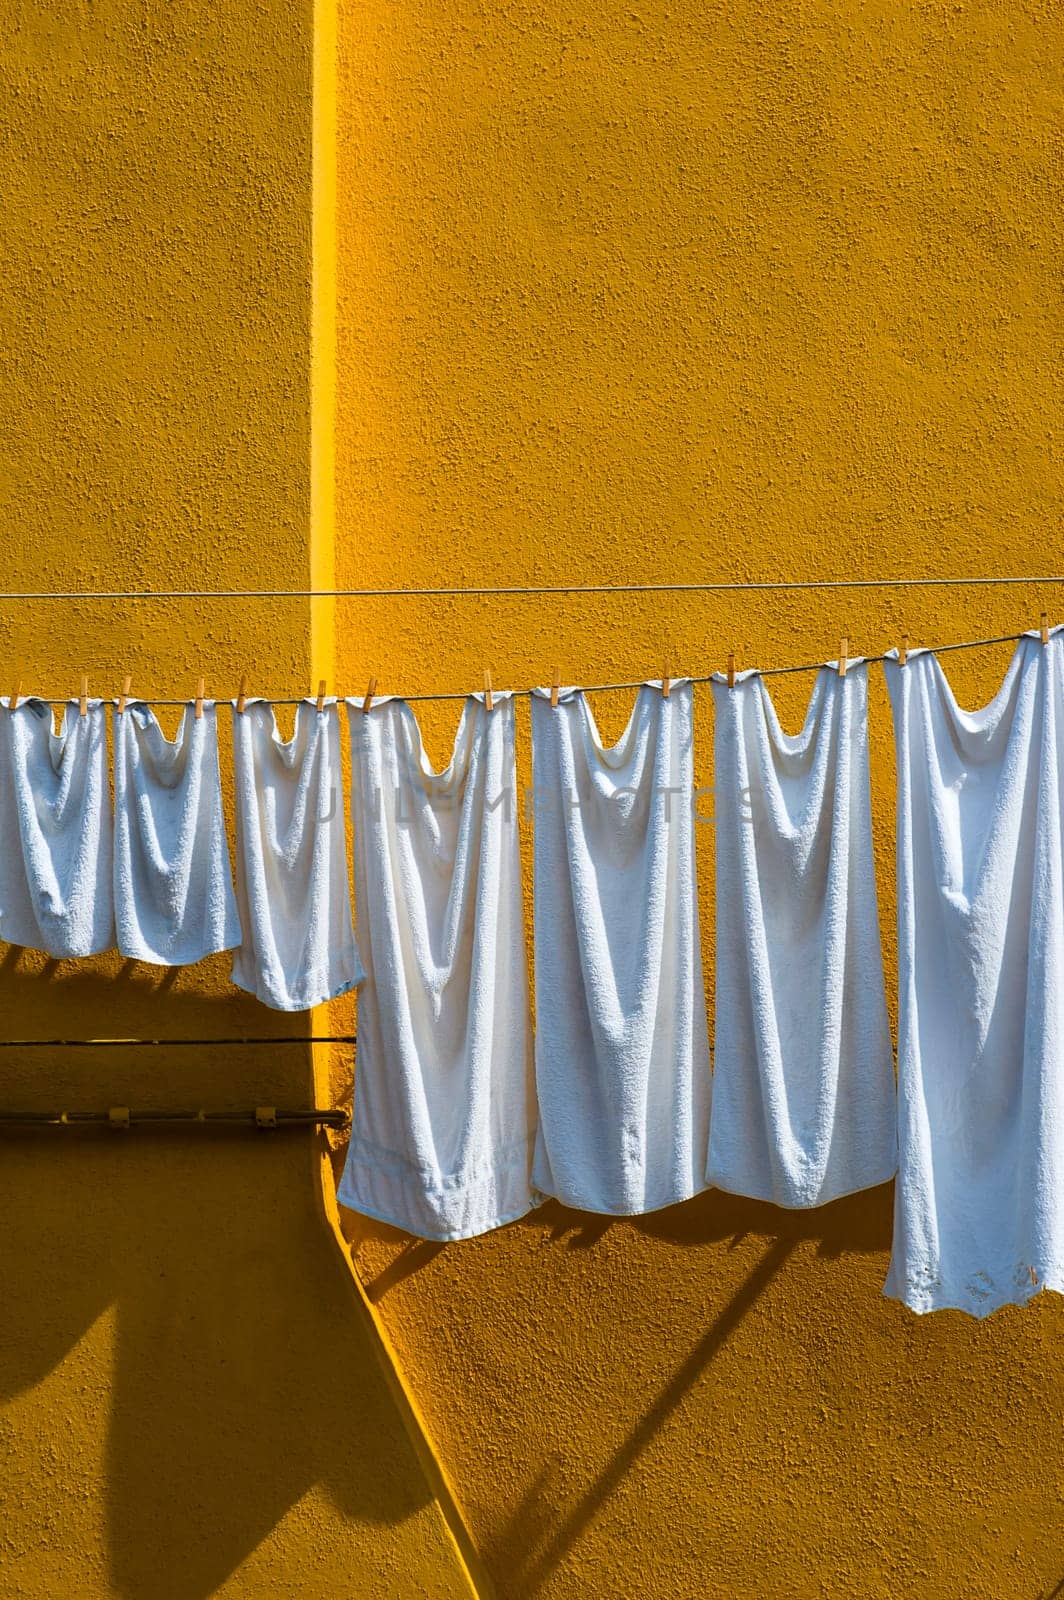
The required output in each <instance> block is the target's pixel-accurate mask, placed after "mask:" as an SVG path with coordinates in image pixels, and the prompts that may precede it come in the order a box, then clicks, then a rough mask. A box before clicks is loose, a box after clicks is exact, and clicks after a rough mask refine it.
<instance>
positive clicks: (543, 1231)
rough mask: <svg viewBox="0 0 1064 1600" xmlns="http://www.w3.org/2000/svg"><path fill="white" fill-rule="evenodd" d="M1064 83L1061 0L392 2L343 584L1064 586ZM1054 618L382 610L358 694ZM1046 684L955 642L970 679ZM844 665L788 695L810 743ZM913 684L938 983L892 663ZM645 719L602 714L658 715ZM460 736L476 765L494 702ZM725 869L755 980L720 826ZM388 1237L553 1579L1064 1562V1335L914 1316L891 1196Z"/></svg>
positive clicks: (509, 1518) (723, 1583)
mask: <svg viewBox="0 0 1064 1600" xmlns="http://www.w3.org/2000/svg"><path fill="white" fill-rule="evenodd" d="M1062 62H1064V14H1062V13H1061V11H1060V8H1059V7H1056V6H1051V5H1046V4H1023V5H1004V4H991V5H983V6H961V5H953V4H928V5H921V6H865V5H857V4H853V3H849V0H847V3H843V4H841V5H836V6H827V5H821V4H811V5H803V6H790V7H782V8H781V7H776V8H772V7H764V6H753V5H749V4H742V3H740V4H735V3H729V4H727V5H704V4H699V5H693V4H686V5H684V4H681V5H676V4H672V3H670V4H666V3H649V4H631V3H627V0H626V3H624V4H620V3H614V0H605V3H604V4H601V5H596V6H587V5H578V4H574V3H572V0H566V3H563V4H561V5H555V6H541V5H538V4H533V3H527V0H518V3H513V4H506V5H503V6H499V7H483V6H480V5H476V4H473V3H470V0H438V3H436V4H433V5H431V6H430V5H422V4H416V3H413V0H410V3H406V0H404V3H398V4H387V3H384V0H380V3H371V4H369V5H355V4H349V3H346V0H344V3H343V4H342V5H341V83H340V96H339V114H340V214H339V243H340V302H339V392H338V398H339V433H338V462H339V500H338V527H339V540H338V551H337V576H338V580H339V582H341V583H350V584H366V585H381V586H389V585H392V586H396V587H402V586H404V585H409V586H415V585H431V584H441V583H445V584H452V583H455V584H475V583H487V584H508V583H522V582H539V583H558V584H561V583H566V582H573V583H586V582H623V581H626V580H632V581H658V582H660V581H668V580H677V581H684V580H694V579H698V578H703V579H707V580H708V579H713V578H720V579H742V578H749V579H756V578H794V579H800V578H813V577H820V578H848V577H854V576H876V575H909V576H918V575H933V574H939V575H946V574H958V573H968V574H978V575H986V576H993V575H1000V574H1003V573H1037V572H1052V571H1054V570H1056V571H1060V570H1061V566H1062V551H1061V541H1060V534H1059V529H1060V526H1061V486H1062V485H1061V473H1060V468H1059V453H1060V443H1061V432H1062V427H1064V417H1062V413H1061V404H1060V392H1059V368H1060V358H1061V348H1060V299H1059V296H1060V278H1059V271H1060V261H1061V258H1062V242H1064V241H1062V238H1061V231H1062V230H1061V221H1060V219H1061V216H1062V214H1064V213H1062V204H1061V202H1062V195H1061V173H1062V172H1064V161H1062V155H1064V151H1062V148H1061V146H1062V140H1061V126H1062V122H1061V117H1062V110H1064V105H1062V100H1064V92H1062V91H1064V84H1062V69H1061V63H1062ZM1043 608H1047V609H1048V610H1049V611H1050V613H1051V616H1052V617H1053V620H1060V618H1061V616H1062V615H1064V597H1062V596H1061V594H1060V592H1059V590H1050V589H1048V588H1047V589H1039V588H1038V587H1032V588H1031V589H1029V590H1023V589H1011V590H1000V589H999V590H995V589H986V588H981V589H971V590H963V589H958V590H948V589H928V590H922V591H916V590H910V591H893V592H892V591H878V592H877V591H849V592H835V593H827V594H823V593H821V594H791V595H763V594H762V595H747V596H744V597H742V598H739V597H735V596H721V595H717V596H713V595H697V596H686V597H685V596H650V597H639V596H618V597H616V598H611V597H591V598H582V599H579V600H570V601H565V600H559V599H551V600H543V599H539V600H534V599H527V600H517V599H498V600H485V599H469V600H461V599H448V600H417V601H410V600H407V601H400V600H395V601H387V600H374V601H372V602H342V603H341V605H340V608H339V626H338V672H339V674H340V676H341V678H342V680H343V682H344V686H345V688H346V689H347V691H348V692H356V693H358V692H361V690H362V689H363V687H364V685H365V683H366V681H368V679H369V677H370V675H371V674H372V675H375V676H377V677H378V678H379V681H380V688H381V690H382V692H383V691H385V690H387V691H403V690H407V691H415V690H420V691H430V690H440V689H444V690H455V689H462V688H467V687H468V688H474V687H478V686H479V684H480V682H481V674H482V671H483V668H484V667H485V666H490V668H491V670H492V673H493V678H494V682H495V683H496V685H498V686H500V687H509V686H515V687H520V686H524V685H527V684H528V683H530V682H540V683H542V682H549V681H550V676H551V672H552V669H553V668H554V666H555V665H556V664H557V665H558V666H560V669H561V673H562V677H563V681H566V682H581V681H583V682H602V681H609V680H611V679H629V678H633V677H635V678H638V677H641V676H657V675H658V674H659V673H660V670H661V665H662V662H663V659H664V657H665V656H666V654H667V655H668V658H669V660H670V662H671V664H672V670H673V672H674V673H677V672H681V671H684V670H687V671H694V672H705V671H707V670H709V669H711V668H713V667H718V666H723V664H724V661H725V658H726V655H727V653H728V651H730V650H733V651H734V652H735V653H736V655H737V658H738V660H739V663H740V664H742V665H748V664H754V663H756V664H762V665H774V664H782V663H785V662H794V661H803V660H804V661H816V660H823V659H825V658H828V657H832V656H834V655H835V654H836V652H837V649H838V641H839V638H840V636H841V635H843V634H846V635H848V636H849V639H850V650H851V654H854V655H855V654H859V653H861V652H869V653H872V652H876V653H878V652H879V651H881V650H882V649H884V648H886V647H887V646H889V645H890V644H892V643H896V642H897V641H898V639H899V637H900V635H901V634H902V633H907V634H908V635H909V636H910V639H911V641H912V643H913V644H914V645H915V644H917V643H931V644H933V643H937V642H940V641H946V640H953V639H963V638H979V637H984V636H987V635H995V634H1000V633H1014V632H1016V631H1018V630H1020V629H1022V628H1024V627H1028V626H1032V625H1036V624H1037V618H1038V613H1039V611H1040V610H1041V609H1043ZM1007 657H1008V647H1001V646H999V647H996V648H992V649H987V650H984V651H982V652H976V653H973V654H970V655H954V656H950V657H948V658H946V660H947V663H948V670H949V672H950V675H951V678H952V679H953V681H954V683H955V684H956V686H957V688H958V692H959V694H960V696H961V698H962V700H963V701H965V702H967V703H971V704H975V703H977V702H979V701H981V700H984V699H986V698H988V697H989V695H990V694H991V693H992V691H993V689H994V688H995V686H996V685H997V683H998V682H999V681H1000V675H1001V672H1002V670H1003V668H1004V665H1005V662H1006V660H1007ZM809 688H810V680H808V679H807V678H787V679H782V680H775V682H774V685H773V692H774V693H775V694H776V695H777V702H778V704H779V706H780V709H781V714H782V715H783V718H784V721H785V724H786V725H787V726H790V727H794V726H797V725H798V724H799V723H800V720H801V717H802V712H803V707H804V703H805V697H806V696H807V695H808V692H809ZM871 698H872V704H871V715H872V719H873V737H872V744H873V764H874V770H873V779H874V786H875V796H876V830H877V841H878V857H879V869H880V897H881V912H882V918H883V925H884V932H885V942H886V946H887V951H888V962H889V971H888V984H889V986H890V987H891V988H893V986H894V983H895V968H894V958H893V950H892V946H893V934H892V923H893V884H892V873H893V864H892V855H891V848H892V829H891V809H892V804H893V793H892V785H893V772H892V757H891V753H890V723H889V713H888V710H887V705H886V697H885V694H884V692H883V687H882V681H881V677H880V675H879V672H878V669H875V670H874V671H873V674H872V697H871ZM630 703H631V697H630V696H629V695H625V694H618V695H611V696H603V697H598V698H597V699H596V702H595V708H596V712H597V713H599V714H601V717H602V721H603V726H604V729H605V731H606V733H607V734H608V735H609V736H616V734H617V733H618V732H619V731H620V728H621V727H622V725H623V720H624V718H625V716H626V715H627V711H628V708H629V706H630ZM697 705H698V717H699V724H698V725H699V730H700V731H699V734H698V752H697V761H698V766H699V771H700V775H701V779H702V781H703V782H706V783H708V782H711V780H712V773H711V766H712V762H711V722H710V710H709V699H708V692H707V691H705V690H700V691H699V694H698V701H697ZM419 712H423V722H424V726H425V729H426V734H427V739H428V744H429V749H430V753H431V754H432V756H433V758H434V759H435V760H437V761H439V760H442V759H443V758H444V756H445V752H446V750H447V748H448V747H449V743H450V740H451V739H452V737H453V732H454V728H455V725H456V721H457V711H456V708H455V707H454V705H453V703H452V704H450V705H444V706H431V707H423V708H419ZM526 714H527V713H525V712H522V713H520V715H521V718H522V723H521V726H522V751H521V762H522V781H527V774H528V749H527V724H526V722H525V721H524V718H525V716H526ZM527 842H528V841H527V831H526V840H525V843H526V851H527ZM699 852H700V853H699V869H700V873H701V881H702V901H703V903H702V917H703V929H704V936H705V945H706V953H707V982H708V984H709V987H710V989H712V951H713V942H714V941H713V907H712V897H711V893H710V885H711V881H712V829H711V828H705V829H700V830H699ZM349 1226H350V1230H351V1235H352V1239H353V1243H354V1250H355V1255H356V1257H357V1259H358V1261H359V1263H360V1264H361V1266H362V1269H363V1271H364V1272H365V1274H366V1277H367V1279H368V1280H369V1281H370V1282H371V1284H372V1285H373V1288H372V1292H373V1294H374V1296H375V1298H376V1301H377V1305H378V1309H379V1310H380V1312H381V1313H382V1315H383V1316H384V1318H385V1320H386V1323H387V1325H388V1327H389V1329H390V1332H391V1334H392V1337H393V1338H394V1340H395V1342H396V1344H397V1345H398V1348H399V1352H400V1356H401V1359H402V1361H403V1363H404V1368H405V1371H406V1373H407V1376H408V1378H409V1379H410V1381H411V1382H412V1383H413V1385H414V1387H415V1389H416V1391H417V1394H418V1396H419V1399H420V1401H421V1404H422V1406H423V1408H424V1410H425V1411H426V1413H427V1416H428V1419H429V1423H430V1427H431V1430H432V1432H433V1435H434V1438H435V1440H436V1443H437V1445H438V1446H439V1447H440V1449H441V1452H442V1454H443V1457H444V1459H445V1461H446V1463H447V1466H448V1469H449V1471H450V1474H451V1476H452V1478H453V1479H454V1481H455V1482H456V1485H457V1489H458V1493H459V1497H460V1499H461V1500H462V1502H463V1505H464V1507H465V1509H466V1511H467V1513H468V1515H469V1517H470V1519H471V1521H472V1523H473V1526H474V1531H475V1533H476V1535H477V1538H478V1541H479V1543H480V1546H481V1548H482V1549H483V1551H484V1552H485V1554H486V1556H487V1558H488V1561H489V1564H490V1565H491V1567H492V1570H493V1573H494V1576H495V1579H496V1582H497V1584H498V1587H499V1591H500V1593H501V1594H502V1595H504V1596H508V1597H511V1600H526V1597H532V1596H537V1597H543V1600H546V1597H550V1600H584V1597H585V1596H588V1595H594V1596H595V1597H596V1600H622V1597H623V1600H628V1597H630V1596H632V1595H634V1594H641V1595H642V1594H647V1595H653V1596H655V1597H658V1596H661V1597H669V1600H672V1597H674V1596H675V1597H678V1600H679V1597H687V1596H692V1597H693V1596H698V1597H702V1596H713V1597H716V1596H722V1597H723V1596H728V1597H732V1596H735V1597H740V1596H741V1597H746V1596H749V1597H751V1600H752V1597H754V1596H757V1597H758V1600H764V1597H766V1596H792V1595H801V1596H805V1595H825V1596H840V1597H842V1596H854V1597H861V1600H869V1597H877V1600H878V1597H881V1596H882V1597H884V1600H885V1597H887V1596H890V1597H893V1596H897V1595H914V1596H915V1595H919V1596H921V1597H923V1596H935V1597H938V1596H943V1597H958V1596H972V1597H983V1596H994V1597H995V1600H1034V1597H1036V1596H1039V1597H1046V1596H1049V1595H1050V1594H1053V1593H1055V1592H1057V1589H1058V1587H1059V1586H1060V1585H1061V1584H1062V1583H1064V1543H1062V1539H1061V1532H1062V1529H1061V1522H1062V1517H1061V1509H1060V1507H1061V1492H1062V1489H1064V1470H1062V1464H1061V1446H1060V1435H1061V1423H1062V1421H1064V1380H1062V1378H1061V1360H1060V1356H1061V1349H1062V1340H1064V1311H1062V1307H1061V1305H1060V1303H1059V1301H1057V1300H1055V1299H1051V1298H1048V1297H1046V1298H1042V1299H1039V1300H1038V1301H1037V1302H1036V1303H1035V1304H1034V1305H1033V1306H1032V1307H1031V1308H1030V1309H1029V1310H1028V1311H1026V1312H1019V1311H1015V1312H1014V1311H1005V1312H1002V1313H1000V1314H999V1315H997V1316H995V1317H993V1318H992V1319H990V1321H989V1322H987V1323H985V1324H982V1325H977V1324H975V1323H974V1322H970V1321H967V1320H965V1319H964V1318H963V1317H962V1316H961V1315H960V1314H954V1313H943V1314H940V1315H938V1316H935V1317H933V1318H930V1319H926V1320H918V1319H916V1318H915V1317H913V1316H911V1315H910V1314H909V1313H907V1312H905V1311H904V1310H902V1309H901V1308H900V1307H898V1306H897V1305H895V1304H893V1303H891V1302H888V1301H886V1300H884V1299H883V1298H882V1297H881V1294H880V1287H881V1284H882V1281H883V1277H884V1273H885V1270H886V1261H887V1250H888V1247H889V1239H890V1194H889V1191H886V1190H883V1191H877V1192H875V1193H872V1194H869V1195H865V1196H862V1197H859V1198H856V1199H852V1200H847V1201H842V1202H839V1203H838V1204H837V1205H835V1206H833V1207H830V1208H828V1209H827V1210H826V1211H824V1212H819V1213H814V1214H811V1215H808V1216H804V1217H801V1216H799V1217H793V1216H787V1215H784V1214H782V1213H780V1212H778V1211H775V1210H773V1209H772V1208H770V1207H766V1206H761V1205H755V1204H752V1203H748V1202H745V1201H741V1200H734V1199H729V1198H726V1197H724V1196H721V1195H718V1194H712V1195H708V1196H705V1197H703V1198H701V1199H698V1200H696V1201H693V1202H691V1203H690V1204H689V1205H687V1206H685V1207H682V1208H679V1209H677V1210H674V1211H669V1212H666V1213H663V1214H661V1215H659V1216H656V1217H650V1218H646V1219H642V1220H640V1221H636V1222H631V1223H628V1222H608V1221H605V1220H602V1219H593V1218H589V1217H586V1216H580V1215H576V1214H572V1213H567V1212H563V1211H562V1210H560V1209H559V1208H557V1207H554V1206H551V1207H548V1208H546V1209H545V1210H544V1211H543V1212H542V1213H541V1214H540V1215H539V1216H538V1217H535V1218H532V1219H530V1220H528V1221H527V1222H524V1223H521V1224H517V1225H515V1226H513V1227H510V1228H507V1229H505V1230H503V1231H502V1232H500V1233H498V1234H495V1235H492V1236H490V1237H488V1238H485V1239H483V1240H479V1241H476V1242H471V1243H464V1244H453V1245H447V1246H445V1247H443V1248H440V1247H438V1246H427V1245H419V1244H415V1243H413V1242H411V1241H409V1240H406V1239H405V1238H404V1237H403V1236H401V1235H398V1234H394V1233H391V1232H389V1231H388V1230H386V1229H383V1228H379V1227H376V1226H374V1225H372V1224H368V1223H366V1224H362V1223H360V1222H358V1221H357V1220H355V1219H353V1218H351V1219H349Z"/></svg>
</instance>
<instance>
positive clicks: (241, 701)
mask: <svg viewBox="0 0 1064 1600" xmlns="http://www.w3.org/2000/svg"><path fill="white" fill-rule="evenodd" d="M247 703H248V675H247V673H246V672H245V673H244V674H243V676H242V677H241V679H240V692H239V694H238V695H237V697H236V714H237V716H238V717H242V716H243V715H244V708H245V706H246V705H247Z"/></svg>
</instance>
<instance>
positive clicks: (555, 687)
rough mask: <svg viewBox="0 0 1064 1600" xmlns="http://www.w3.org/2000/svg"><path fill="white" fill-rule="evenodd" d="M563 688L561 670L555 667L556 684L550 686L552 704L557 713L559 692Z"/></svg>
mask: <svg viewBox="0 0 1064 1600" xmlns="http://www.w3.org/2000/svg"><path fill="white" fill-rule="evenodd" d="M561 686H562V674H561V668H560V667H555V669H554V682H553V683H552V684H551V686H550V703H551V705H552V706H553V707H554V709H555V711H557V709H558V690H559V689H560V688H561Z"/></svg>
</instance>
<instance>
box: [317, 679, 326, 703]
mask: <svg viewBox="0 0 1064 1600" xmlns="http://www.w3.org/2000/svg"><path fill="white" fill-rule="evenodd" d="M317 709H318V711H324V710H325V679H324V678H321V679H320V680H319V682H318V705H317Z"/></svg>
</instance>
